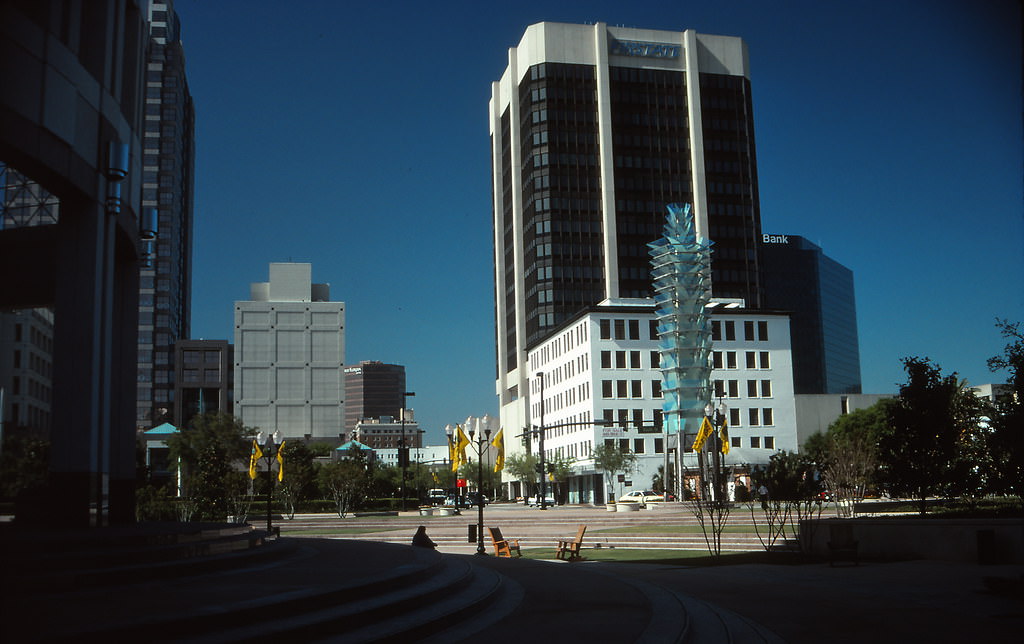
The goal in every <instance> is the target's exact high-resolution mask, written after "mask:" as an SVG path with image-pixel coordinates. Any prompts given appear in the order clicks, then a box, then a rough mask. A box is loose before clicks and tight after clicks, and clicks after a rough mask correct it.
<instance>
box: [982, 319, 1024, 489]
mask: <svg viewBox="0 0 1024 644" xmlns="http://www.w3.org/2000/svg"><path fill="white" fill-rule="evenodd" d="M996 326H997V327H998V328H999V331H1000V333H1001V334H1002V336H1003V337H1004V338H1006V339H1007V344H1006V347H1005V348H1004V349H1003V353H1002V355H998V356H994V357H992V358H989V359H988V368H989V369H990V370H992V371H1002V370H1007V371H1009V372H1010V373H1009V376H1010V379H1009V384H1010V392H1009V394H1008V395H1005V396H1000V397H999V398H998V399H997V400H996V402H995V409H994V413H993V416H992V417H991V422H990V427H991V433H990V434H989V440H988V450H989V453H990V456H991V458H992V460H993V465H994V472H993V475H994V476H993V482H992V491H993V492H996V493H999V494H1012V495H1016V496H1018V497H1024V332H1022V331H1021V329H1020V322H1013V323H1011V322H1009V321H1008V320H996Z"/></svg>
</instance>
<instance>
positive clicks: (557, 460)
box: [545, 454, 576, 503]
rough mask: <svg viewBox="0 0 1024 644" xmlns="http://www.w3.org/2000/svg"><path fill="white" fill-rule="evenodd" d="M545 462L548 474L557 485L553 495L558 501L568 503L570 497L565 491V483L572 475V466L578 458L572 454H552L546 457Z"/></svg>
mask: <svg viewBox="0 0 1024 644" xmlns="http://www.w3.org/2000/svg"><path fill="white" fill-rule="evenodd" d="M545 462H546V464H547V467H548V472H547V476H548V478H549V479H550V480H551V482H552V483H553V484H554V487H555V493H554V494H553V495H552V496H553V497H554V499H555V501H557V502H558V503H567V502H568V500H569V499H568V498H567V496H568V495H567V494H566V493H565V489H564V484H565V482H566V481H567V480H569V477H570V476H572V466H573V463H575V462H576V459H575V458H573V457H572V456H561V455H559V454H551V455H550V456H548V457H547V459H545Z"/></svg>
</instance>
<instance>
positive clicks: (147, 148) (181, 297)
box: [135, 0, 195, 429]
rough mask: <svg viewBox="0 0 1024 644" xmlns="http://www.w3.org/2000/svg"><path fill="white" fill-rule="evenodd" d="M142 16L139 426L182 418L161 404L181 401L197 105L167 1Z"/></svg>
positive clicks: (187, 324) (177, 26) (171, 407)
mask: <svg viewBox="0 0 1024 644" xmlns="http://www.w3.org/2000/svg"><path fill="white" fill-rule="evenodd" d="M148 18H149V20H150V23H149V44H148V49H147V66H146V71H145V77H146V91H145V99H144V100H145V120H144V127H145V133H144V136H143V149H142V154H143V157H142V159H143V161H142V163H143V167H142V207H143V208H144V209H145V208H156V209H157V213H158V222H159V223H158V227H159V238H158V239H157V242H156V245H155V248H154V251H155V256H154V257H153V258H152V259H151V261H150V266H148V267H147V266H143V268H142V271H141V275H140V278H139V366H138V379H139V387H138V402H137V405H136V418H135V422H136V427H137V428H138V429H148V428H150V427H153V426H155V425H157V424H159V423H162V422H165V421H169V422H171V423H173V424H176V425H180V424H182V423H184V422H186V421H187V420H188V419H187V418H182V417H180V416H178V415H177V414H175V415H173V416H169V415H167V414H165V413H161V411H160V410H174V409H178V408H179V407H180V406H179V405H177V404H176V402H175V400H174V386H175V383H174V377H173V376H174V369H175V365H174V343H175V342H177V341H178V340H180V339H182V338H187V337H189V333H190V328H189V327H190V321H191V320H190V313H189V311H190V305H191V302H190V300H191V295H192V218H193V208H192V196H193V189H192V186H193V163H194V157H195V149H194V145H195V143H194V142H195V111H194V109H193V105H192V96H191V94H190V93H189V90H188V81H187V80H186V78H185V53H184V49H183V47H182V44H181V25H180V24H179V22H178V15H177V14H176V13H175V12H174V5H173V3H172V2H170V1H169V0H168V1H166V2H153V3H150V4H149V16H148Z"/></svg>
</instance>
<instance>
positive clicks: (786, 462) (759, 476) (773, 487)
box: [748, 451, 822, 550]
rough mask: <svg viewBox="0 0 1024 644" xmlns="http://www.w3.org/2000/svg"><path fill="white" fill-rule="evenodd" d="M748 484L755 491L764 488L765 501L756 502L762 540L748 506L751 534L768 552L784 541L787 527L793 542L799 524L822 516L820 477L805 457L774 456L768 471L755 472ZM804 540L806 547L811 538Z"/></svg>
mask: <svg viewBox="0 0 1024 644" xmlns="http://www.w3.org/2000/svg"><path fill="white" fill-rule="evenodd" d="M751 480H752V483H753V486H754V488H755V489H760V488H761V486H764V487H765V488H766V489H767V490H768V496H767V498H761V499H759V503H760V506H761V510H762V513H763V517H764V520H765V523H766V524H767V532H766V533H765V535H764V536H762V535H761V531H760V528H759V527H758V524H757V515H756V513H755V511H754V503H753V502H751V503H750V504H748V507H749V509H750V516H751V519H752V520H753V523H754V532H755V533H756V534H757V537H758V539H759V540H760V541H761V545H762V546H763V547H764V549H765V550H771V548H772V547H773V546H774V545H775V542H776V541H777V540H778V539H779V538H780V537H781V538H785V535H786V529H787V527H788V528H789V530H790V534H791V536H792V537H793V538H794V539H795V538H796V537H797V536H798V526H799V524H800V521H801V520H804V519H807V520H808V521H811V520H813V519H816V518H819V517H820V516H821V511H822V503H821V477H820V474H819V472H818V469H817V465H816V464H815V463H814V461H812V460H811V458H810V457H809V456H808V455H806V454H800V453H797V452H786V451H781V452H776V453H775V454H772V455H771V457H770V458H769V459H768V466H767V467H755V468H754V470H753V472H752V473H751ZM794 513H795V514H796V522H795V523H794V520H793V515H794ZM808 525H811V523H809V524H808ZM807 537H808V538H807V539H806V540H804V541H805V542H806V543H807V544H808V545H809V544H810V535H808V536H807ZM801 543H803V542H801Z"/></svg>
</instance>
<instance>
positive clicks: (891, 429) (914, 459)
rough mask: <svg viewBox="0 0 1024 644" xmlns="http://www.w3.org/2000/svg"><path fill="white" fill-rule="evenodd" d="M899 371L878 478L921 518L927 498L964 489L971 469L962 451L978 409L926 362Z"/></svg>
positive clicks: (958, 384)
mask: <svg viewBox="0 0 1024 644" xmlns="http://www.w3.org/2000/svg"><path fill="white" fill-rule="evenodd" d="M903 366H904V368H905V370H906V372H907V382H906V383H905V384H903V385H901V386H900V395H899V397H898V398H897V399H896V401H895V402H894V403H893V404H892V405H890V406H889V407H888V408H887V411H888V425H889V426H888V428H887V430H886V432H885V433H884V434H883V435H882V436H881V437H880V439H879V443H878V448H879V461H880V464H881V468H880V474H881V476H882V478H883V481H884V483H885V486H886V489H887V490H888V492H889V494H891V495H893V496H906V497H911V498H914V499H917V501H918V502H919V506H920V510H921V514H924V513H925V511H926V509H927V498H928V497H929V496H932V495H934V494H937V493H943V494H949V493H959V492H962V491H963V490H964V485H965V482H964V475H965V474H966V473H969V472H972V471H973V470H972V468H973V467H975V464H973V463H971V462H970V459H969V458H967V454H966V452H965V450H964V449H962V447H963V446H964V445H965V444H966V443H968V442H969V441H970V440H971V439H972V438H973V435H974V434H975V433H977V432H978V431H979V426H980V422H981V417H982V404H981V402H980V401H979V400H978V398H977V397H976V396H974V395H973V394H972V393H970V392H969V391H967V389H966V387H965V384H966V383H964V382H963V381H961V380H959V379H958V378H957V374H956V373H955V372H954V373H952V374H950V375H948V376H947V375H943V374H942V370H941V369H940V368H939V367H938V365H934V364H932V362H931V361H930V360H929V359H928V358H916V357H912V358H905V359H904V360H903ZM958 479H959V480H958Z"/></svg>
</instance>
